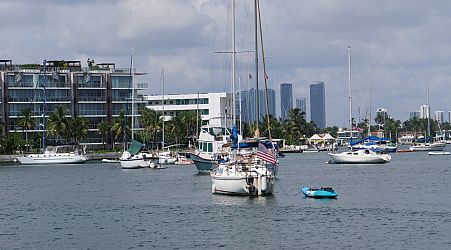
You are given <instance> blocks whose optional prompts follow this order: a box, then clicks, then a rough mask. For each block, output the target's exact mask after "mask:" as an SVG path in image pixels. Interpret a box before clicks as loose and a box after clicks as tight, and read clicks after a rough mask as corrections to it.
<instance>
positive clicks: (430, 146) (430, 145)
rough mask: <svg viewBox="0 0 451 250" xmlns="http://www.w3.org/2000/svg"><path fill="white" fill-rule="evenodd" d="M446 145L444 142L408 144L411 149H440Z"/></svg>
mask: <svg viewBox="0 0 451 250" xmlns="http://www.w3.org/2000/svg"><path fill="white" fill-rule="evenodd" d="M445 146H446V143H444V142H431V143H418V144H415V145H413V146H410V147H409V149H410V150H412V151H442V150H443V149H444V148H445Z"/></svg>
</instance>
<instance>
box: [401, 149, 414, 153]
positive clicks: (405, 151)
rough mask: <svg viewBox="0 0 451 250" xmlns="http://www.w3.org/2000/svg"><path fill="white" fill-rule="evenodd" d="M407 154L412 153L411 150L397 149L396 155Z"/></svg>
mask: <svg viewBox="0 0 451 250" xmlns="http://www.w3.org/2000/svg"><path fill="white" fill-rule="evenodd" d="M408 152H413V150H412V149H398V153H408Z"/></svg>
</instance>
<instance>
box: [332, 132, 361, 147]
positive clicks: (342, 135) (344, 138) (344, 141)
mask: <svg viewBox="0 0 451 250" xmlns="http://www.w3.org/2000/svg"><path fill="white" fill-rule="evenodd" d="M351 133H352V138H351ZM350 139H352V141H356V140H360V139H362V136H361V134H360V132H359V131H358V130H354V129H353V130H352V131H350V130H344V129H342V128H340V129H339V130H338V132H337V144H338V145H339V146H344V145H349V141H350Z"/></svg>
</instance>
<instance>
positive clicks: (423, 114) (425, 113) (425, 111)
mask: <svg viewBox="0 0 451 250" xmlns="http://www.w3.org/2000/svg"><path fill="white" fill-rule="evenodd" d="M420 118H421V119H426V118H429V106H427V105H421V106H420Z"/></svg>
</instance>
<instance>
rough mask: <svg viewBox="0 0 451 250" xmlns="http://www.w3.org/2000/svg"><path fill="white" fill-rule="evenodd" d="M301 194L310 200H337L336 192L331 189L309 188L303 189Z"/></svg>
mask: <svg viewBox="0 0 451 250" xmlns="http://www.w3.org/2000/svg"><path fill="white" fill-rule="evenodd" d="M301 191H302V193H303V194H304V195H305V196H306V197H310V198H332V199H334V198H337V192H335V190H334V189H333V188H331V187H322V188H309V187H303V188H302V189H301Z"/></svg>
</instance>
